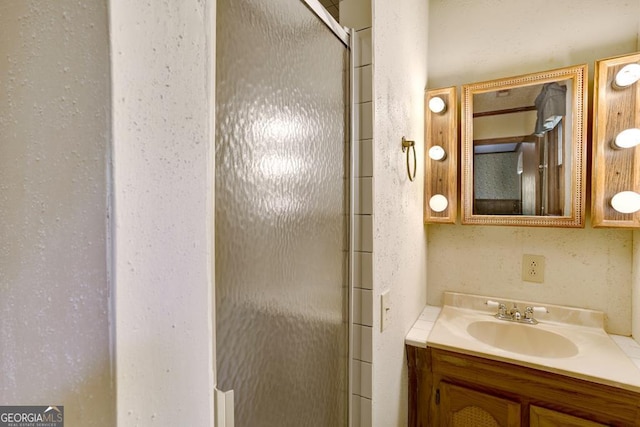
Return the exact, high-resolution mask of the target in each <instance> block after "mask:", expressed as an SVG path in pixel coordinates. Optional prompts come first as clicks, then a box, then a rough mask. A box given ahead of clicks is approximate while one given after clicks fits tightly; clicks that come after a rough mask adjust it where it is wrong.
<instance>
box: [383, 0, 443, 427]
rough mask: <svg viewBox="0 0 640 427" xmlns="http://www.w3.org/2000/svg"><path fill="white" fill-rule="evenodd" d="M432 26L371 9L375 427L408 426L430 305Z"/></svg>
mask: <svg viewBox="0 0 640 427" xmlns="http://www.w3.org/2000/svg"><path fill="white" fill-rule="evenodd" d="M427 22H428V5H427V2H424V1H422V0H401V1H400V0H398V1H393V2H390V1H387V0H376V1H373V30H372V40H373V41H372V45H373V88H374V92H373V98H374V100H373V102H374V115H373V123H374V124H373V139H374V174H373V175H374V215H373V216H374V221H373V235H374V240H373V255H374V261H373V268H374V275H373V277H374V310H373V313H374V328H373V330H374V334H373V425H374V426H380V427H387V426H403V425H406V423H407V382H406V378H407V374H406V366H405V365H406V364H405V355H404V337H405V335H406V334H407V332H408V331H409V329H410V328H411V326H412V325H413V323H414V322H415V320H416V319H417V317H418V316H419V314H420V312H421V311H422V309H423V308H424V304H425V302H426V294H425V292H426V289H425V286H424V283H425V281H426V265H425V259H426V257H427V253H426V249H427V248H426V238H425V233H424V231H423V230H424V228H423V225H422V216H423V212H422V200H423V194H422V192H423V186H422V182H423V177H424V168H423V166H422V165H423V162H424V158H423V155H422V154H423V152H424V145H423V144H424V136H423V135H424V128H423V125H424V120H423V114H424V89H425V85H426V75H427V60H426V58H427V55H426V53H427V25H426V23H427ZM402 136H406V137H407V138H408V139H415V141H416V144H417V145H416V151H417V153H418V174H417V176H416V179H415V181H414V182H410V181H409V179H408V177H407V171H406V158H405V155H404V153H402V151H401V148H400V145H401V138H402ZM429 256H431V254H429ZM387 290H389V291H390V295H391V316H390V317H391V319H390V323H389V326H388V327H387V328H386V329H385V330H384V331H382V332H380V312H381V310H380V294H381V293H382V292H384V291H387Z"/></svg>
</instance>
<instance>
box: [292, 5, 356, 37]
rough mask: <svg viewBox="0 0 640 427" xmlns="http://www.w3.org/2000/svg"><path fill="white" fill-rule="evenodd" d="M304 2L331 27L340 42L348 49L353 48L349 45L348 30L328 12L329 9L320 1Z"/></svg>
mask: <svg viewBox="0 0 640 427" xmlns="http://www.w3.org/2000/svg"><path fill="white" fill-rule="evenodd" d="M302 2H303V3H306V5H307V6H308V7H309V9H311V10H312V11H313V12H314V13H315V14H316V15H317V16H318V18H320V19H321V20H322V22H324V23H325V25H326V26H327V27H329V29H330V30H331V31H332V32H333V34H335V35H336V37H338V38H339V39H340V41H342V43H344V45H345V46H347V48H350V47H351V46H350V43H349V33H348V32H347V30H346V29H345V28H344V27H343V26H341V25H340V24H339V23H338V21H336V20H335V18H334V17H333V16H331V14H330V13H329V12H327V9H325V8H324V6H322V5H321V4H320V2H319V1H318V0H302Z"/></svg>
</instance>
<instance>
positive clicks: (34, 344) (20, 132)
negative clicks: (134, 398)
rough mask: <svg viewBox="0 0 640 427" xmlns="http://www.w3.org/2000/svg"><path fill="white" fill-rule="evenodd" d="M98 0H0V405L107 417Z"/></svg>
mask: <svg viewBox="0 0 640 427" xmlns="http://www.w3.org/2000/svg"><path fill="white" fill-rule="evenodd" d="M107 23H108V20H107V1H106V0H103V1H91V2H85V3H84V4H83V7H78V2H77V1H71V0H56V1H41V0H33V1H29V0H3V1H2V2H1V3H0V58H2V59H1V60H0V371H1V372H2V374H1V379H0V405H24V404H35V405H54V404H58V405H64V407H65V418H66V419H65V421H66V423H65V425H66V426H69V427H86V426H105V425H114V423H115V388H114V383H113V366H112V361H111V356H110V323H109V312H110V307H109V305H110V303H109V302H110V296H111V288H110V285H109V276H108V237H107V236H108V234H109V232H108V228H107V221H108V218H107V206H108V204H107V200H108V180H107V174H108V167H107V164H108V157H109V152H110V147H109V115H110V89H109V40H108V32H107V25H108V24H107Z"/></svg>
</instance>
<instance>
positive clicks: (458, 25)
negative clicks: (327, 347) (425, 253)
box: [427, 0, 640, 335]
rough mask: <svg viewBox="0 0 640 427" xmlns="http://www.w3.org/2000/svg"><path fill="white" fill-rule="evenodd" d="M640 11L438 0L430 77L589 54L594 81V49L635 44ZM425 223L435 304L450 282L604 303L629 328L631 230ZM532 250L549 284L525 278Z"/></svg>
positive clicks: (490, 73)
mask: <svg viewBox="0 0 640 427" xmlns="http://www.w3.org/2000/svg"><path fill="white" fill-rule="evenodd" d="M497 11H500V13H497ZM639 21H640V1H638V0H635V1H631V2H629V1H625V0H610V1H602V0H586V1H582V2H580V4H579V6H576V4H575V3H572V2H556V1H553V0H544V1H536V2H505V1H501V0H481V1H468V0H453V1H452V0H431V1H430V19H429V84H428V85H429V87H430V88H437V87H443V86H449V85H461V84H464V83H471V82H475V81H482V80H488V79H493V78H498V77H505V76H510V75H517V74H522V73H528V72H534V71H543V70H547V69H552V68H557V67H562V66H568V65H573V64H580V63H588V64H589V72H590V77H589V80H590V81H592V80H593V63H594V61H595V60H596V59H599V58H605V57H609V56H615V55H620V54H625V53H630V52H634V51H635V50H636V49H637V40H638V22H639ZM590 106H591V103H590ZM589 133H590V129H589ZM589 203H590V202H588V203H587V205H588V204H589ZM587 221H590V218H587ZM427 229H428V246H429V257H428V259H427V264H428V290H429V297H428V301H429V303H430V304H436V305H438V304H440V303H441V297H442V292H443V291H445V290H456V291H461V292H470V293H478V294H485V295H495V296H499V297H504V298H522V299H532V300H537V301H542V302H548V303H555V304H567V305H575V306H582V307H588V308H592V309H597V310H603V311H605V312H606V314H607V327H608V330H609V331H611V332H614V333H619V334H624V335H628V334H630V333H631V277H632V276H631V271H632V264H633V257H632V232H631V231H628V230H606V229H592V228H590V227H589V226H587V227H586V228H585V229H584V230H582V229H581V230H563V229H552V228H544V229H527V228H521V227H489V226H462V225H455V226H441V225H438V226H428V227H427ZM525 253H529V254H539V255H544V256H545V257H546V271H545V282H544V284H532V283H527V282H523V281H522V280H521V277H520V274H521V263H522V254H525Z"/></svg>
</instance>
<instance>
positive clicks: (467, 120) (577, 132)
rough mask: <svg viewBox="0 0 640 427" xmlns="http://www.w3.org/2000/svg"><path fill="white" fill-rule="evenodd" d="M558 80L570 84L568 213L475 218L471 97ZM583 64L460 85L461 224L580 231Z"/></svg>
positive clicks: (583, 173)
mask: <svg viewBox="0 0 640 427" xmlns="http://www.w3.org/2000/svg"><path fill="white" fill-rule="evenodd" d="M562 80H571V81H572V83H573V84H572V86H573V87H572V92H571V96H572V99H573V109H572V112H571V113H572V123H573V127H572V132H571V134H572V148H571V155H572V165H571V168H572V170H571V194H572V197H571V212H569V215H563V216H535V215H478V214H474V213H473V204H474V182H473V176H474V174H473V160H474V140H473V95H475V94H481V93H486V92H493V91H499V90H507V89H513V88H517V87H523V86H531V85H539V84H544V83H551V82H556V81H562ZM586 127H587V65H586V64H582V65H575V66H571V67H565V68H559V69H555V70H550V71H544V72H539V73H531V74H524V75H521V76H516V77H507V78H502V79H496V80H489V81H485V82H480V83H471V84H466V85H463V86H462V129H461V137H462V153H461V154H462V156H461V164H462V186H461V187H462V196H461V199H462V223H463V224H475V225H511V226H533V227H570V228H582V227H584V224H585V192H586V189H585V187H586V154H587V153H586Z"/></svg>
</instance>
